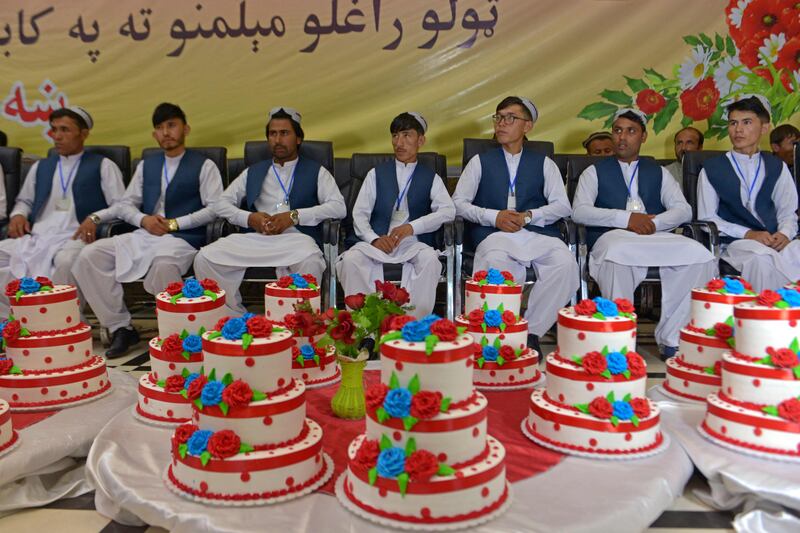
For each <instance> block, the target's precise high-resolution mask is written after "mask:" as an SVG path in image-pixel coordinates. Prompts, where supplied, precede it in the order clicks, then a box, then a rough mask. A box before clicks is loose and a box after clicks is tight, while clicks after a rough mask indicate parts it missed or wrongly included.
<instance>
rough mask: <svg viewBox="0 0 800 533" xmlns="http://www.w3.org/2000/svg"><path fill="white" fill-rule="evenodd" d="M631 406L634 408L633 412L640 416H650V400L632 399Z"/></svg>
mask: <svg viewBox="0 0 800 533" xmlns="http://www.w3.org/2000/svg"><path fill="white" fill-rule="evenodd" d="M631 407H632V408H633V414H635V415H636V416H638V417H639V418H647V417H648V416H650V402H648V401H647V400H646V399H644V398H634V399H632V400H631Z"/></svg>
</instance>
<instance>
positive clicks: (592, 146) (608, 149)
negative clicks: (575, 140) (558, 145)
mask: <svg viewBox="0 0 800 533" xmlns="http://www.w3.org/2000/svg"><path fill="white" fill-rule="evenodd" d="M581 144H582V145H583V147H584V149H585V150H586V155H595V156H607V155H614V141H612V140H611V134H610V133H608V132H607V131H596V132H594V133H592V134H591V135H589V136H588V137H586V140H585V141H583V142H582V143H581Z"/></svg>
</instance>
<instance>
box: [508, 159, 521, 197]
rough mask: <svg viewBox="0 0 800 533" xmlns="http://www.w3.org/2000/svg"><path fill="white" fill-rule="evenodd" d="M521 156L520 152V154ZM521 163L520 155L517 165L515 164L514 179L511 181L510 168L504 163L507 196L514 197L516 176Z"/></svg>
mask: <svg viewBox="0 0 800 533" xmlns="http://www.w3.org/2000/svg"><path fill="white" fill-rule="evenodd" d="M520 154H522V152H520ZM520 163H522V155H520V158H519V163H517V171H516V172H514V179H511V167H510V166H509V164H508V161H506V168H508V194H509V196H515V195H516V192H515V188H516V186H517V176H519V164H520Z"/></svg>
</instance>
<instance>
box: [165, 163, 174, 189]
mask: <svg viewBox="0 0 800 533" xmlns="http://www.w3.org/2000/svg"><path fill="white" fill-rule="evenodd" d="M172 177H173V178H174V177H175V176H174V175H173V176H172ZM164 183H166V184H167V187H169V184H170V179H169V176H168V175H167V158H166V157H165V158H164Z"/></svg>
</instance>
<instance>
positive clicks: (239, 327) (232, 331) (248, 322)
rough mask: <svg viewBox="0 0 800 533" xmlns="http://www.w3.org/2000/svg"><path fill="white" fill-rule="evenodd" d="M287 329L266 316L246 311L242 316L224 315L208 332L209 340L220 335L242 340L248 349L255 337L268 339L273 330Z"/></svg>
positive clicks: (244, 348)
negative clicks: (276, 324) (273, 322)
mask: <svg viewBox="0 0 800 533" xmlns="http://www.w3.org/2000/svg"><path fill="white" fill-rule="evenodd" d="M273 331H274V332H279V331H285V330H284V329H283V328H282V327H279V326H274V325H273V324H272V321H271V320H269V319H268V318H267V317H265V316H261V315H255V314H253V313H245V314H244V315H242V316H241V317H237V318H233V317H229V316H226V317H223V318H220V319H219V321H217V324H216V325H215V326H214V330H213V331H211V332H210V333H209V334H208V337H207V338H208V340H214V339H217V338H219V337H222V338H224V339H227V340H230V341H237V340H241V341H242V349H243V350H247V349H248V348H249V347H250V345H251V344H252V343H253V340H254V339H266V338H269V336H270V335H272V332H273Z"/></svg>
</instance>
